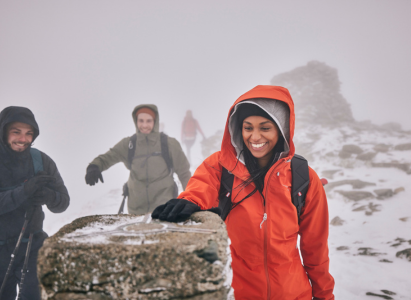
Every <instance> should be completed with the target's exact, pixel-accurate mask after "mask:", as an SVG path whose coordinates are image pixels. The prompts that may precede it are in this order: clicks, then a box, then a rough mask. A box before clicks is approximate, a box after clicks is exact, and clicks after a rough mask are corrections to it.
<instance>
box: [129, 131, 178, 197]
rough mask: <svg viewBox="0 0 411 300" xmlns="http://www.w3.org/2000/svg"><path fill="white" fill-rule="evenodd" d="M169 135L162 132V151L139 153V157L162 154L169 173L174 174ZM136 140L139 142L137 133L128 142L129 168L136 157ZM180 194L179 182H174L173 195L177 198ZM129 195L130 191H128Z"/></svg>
mask: <svg viewBox="0 0 411 300" xmlns="http://www.w3.org/2000/svg"><path fill="white" fill-rule="evenodd" d="M167 139H168V135H167V134H165V133H163V132H160V143H161V152H153V153H151V154H145V155H139V156H137V157H146V158H147V159H148V158H149V157H151V156H160V155H161V156H162V157H163V159H164V161H165V162H166V165H167V169H168V171H169V175H170V176H173V173H174V168H173V161H172V160H171V157H170V152H169V151H168V140H167ZM136 142H137V134H133V135H132V136H131V137H130V141H129V143H128V155H127V168H128V169H129V170H131V164H132V162H133V159H134V153H135V150H134V149H135V147H136ZM123 192H124V191H123ZM177 195H178V188H177V184H176V183H175V182H174V193H173V197H174V198H176V197H177ZM127 196H128V192H127Z"/></svg>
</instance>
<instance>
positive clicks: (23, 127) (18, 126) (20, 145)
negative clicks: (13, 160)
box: [7, 122, 34, 152]
mask: <svg viewBox="0 0 411 300" xmlns="http://www.w3.org/2000/svg"><path fill="white" fill-rule="evenodd" d="M33 136H34V129H33V127H32V126H31V125H29V124H26V123H21V122H13V123H11V124H10V125H9V126H8V128H7V143H8V144H9V146H10V148H11V149H12V150H14V151H16V152H23V151H24V150H26V149H27V147H29V146H30V144H31V142H33Z"/></svg>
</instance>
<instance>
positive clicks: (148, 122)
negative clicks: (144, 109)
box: [137, 113, 154, 134]
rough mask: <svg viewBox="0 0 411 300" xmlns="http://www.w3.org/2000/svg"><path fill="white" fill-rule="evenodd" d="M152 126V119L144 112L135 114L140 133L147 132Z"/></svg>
mask: <svg viewBox="0 0 411 300" xmlns="http://www.w3.org/2000/svg"><path fill="white" fill-rule="evenodd" d="M153 127H154V119H153V117H152V116H150V115H149V114H146V113H139V114H138V115H137V128H138V130H140V132H141V133H145V134H149V133H150V132H151V131H152V130H153Z"/></svg>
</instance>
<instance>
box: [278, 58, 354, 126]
mask: <svg viewBox="0 0 411 300" xmlns="http://www.w3.org/2000/svg"><path fill="white" fill-rule="evenodd" d="M271 84H272V85H280V86H284V87H287V88H288V89H289V90H290V93H291V95H292V97H293V100H294V102H295V104H296V107H298V109H297V110H296V120H298V122H297V123H296V124H297V125H298V126H299V124H301V125H305V124H312V123H316V124H321V125H329V126H339V125H341V124H346V123H349V124H352V123H354V122H355V121H354V118H353V116H352V112H351V108H350V105H349V104H348V102H347V100H346V99H345V98H344V97H343V96H342V94H341V91H340V85H341V83H340V79H339V78H338V72H337V69H335V68H332V67H330V66H328V65H326V64H325V63H322V62H318V61H310V62H308V63H307V65H306V66H302V67H298V68H296V69H294V70H291V71H289V72H286V73H282V74H279V75H276V76H274V77H273V79H272V80H271Z"/></svg>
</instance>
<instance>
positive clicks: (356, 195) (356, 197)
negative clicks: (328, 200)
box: [335, 191, 374, 201]
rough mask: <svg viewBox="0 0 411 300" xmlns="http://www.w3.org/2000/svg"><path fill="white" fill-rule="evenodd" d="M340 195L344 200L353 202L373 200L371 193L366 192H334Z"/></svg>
mask: <svg viewBox="0 0 411 300" xmlns="http://www.w3.org/2000/svg"><path fill="white" fill-rule="evenodd" d="M335 192H337V193H339V194H341V195H343V196H344V197H345V198H347V199H349V200H353V201H360V200H364V199H372V198H374V195H373V193H370V192H367V191H335Z"/></svg>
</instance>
